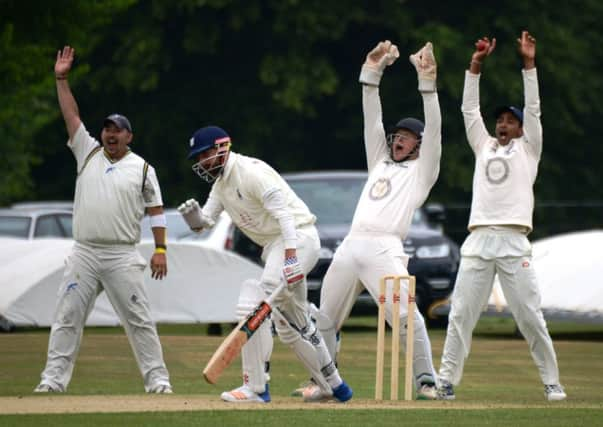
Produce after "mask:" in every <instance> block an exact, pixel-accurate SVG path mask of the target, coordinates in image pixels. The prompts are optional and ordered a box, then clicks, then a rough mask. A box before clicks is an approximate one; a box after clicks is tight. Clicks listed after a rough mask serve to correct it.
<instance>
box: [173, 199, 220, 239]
mask: <svg viewBox="0 0 603 427" xmlns="http://www.w3.org/2000/svg"><path fill="white" fill-rule="evenodd" d="M178 212H180V215H182V218H184V221H186V223H187V224H188V226H189V227H190V228H191V230H193V231H196V232H200V231H201V230H203V229H204V228H210V227H212V226H213V225H214V222H213V221H211V220H209V219H208V218H206V217H204V216H203V214H202V213H201V207H200V206H199V202H197V201H196V200H195V199H188V200H187V201H186V202H184V203H182V204H181V205H180V206H178Z"/></svg>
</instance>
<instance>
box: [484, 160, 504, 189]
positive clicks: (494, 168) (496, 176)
mask: <svg viewBox="0 0 603 427" xmlns="http://www.w3.org/2000/svg"><path fill="white" fill-rule="evenodd" d="M508 176H509V165H508V164H507V161H506V160H505V159H503V158H500V157H495V158H492V159H490V160H488V163H487V164H486V178H487V179H488V182H489V183H490V184H495V185H496V184H502V183H503V182H504V181H506V179H507V177H508Z"/></svg>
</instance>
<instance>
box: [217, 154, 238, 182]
mask: <svg viewBox="0 0 603 427" xmlns="http://www.w3.org/2000/svg"><path fill="white" fill-rule="evenodd" d="M237 157H238V154H237V153H235V152H233V151H231V152H229V153H228V159H227V160H226V164H225V165H224V171H223V172H222V175H221V176H220V177H219V178H218V179H220V180H227V179H228V177H229V176H230V173H231V172H232V170H233V168H234V164H235V163H236V162H237Z"/></svg>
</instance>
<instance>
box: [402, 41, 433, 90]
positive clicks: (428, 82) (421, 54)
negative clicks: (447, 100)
mask: <svg viewBox="0 0 603 427" xmlns="http://www.w3.org/2000/svg"><path fill="white" fill-rule="evenodd" d="M409 59H410V62H411V63H412V65H414V67H415V69H416V70H417V75H418V77H419V90H420V91H424V92H433V91H435V90H436V85H435V80H436V77H437V64H436V60H435V56H434V54H433V45H432V44H431V42H427V43H425V46H423V47H422V48H421V49H420V50H419V51H418V52H417V53H415V54H413V55H410V56H409Z"/></svg>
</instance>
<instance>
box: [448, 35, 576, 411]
mask: <svg viewBox="0 0 603 427" xmlns="http://www.w3.org/2000/svg"><path fill="white" fill-rule="evenodd" d="M517 44H518V50H519V54H520V56H521V58H522V60H523V66H524V68H523V70H522V71H521V74H522V76H523V86H524V98H525V99H524V102H525V106H524V109H523V112H522V111H521V110H520V109H519V108H516V107H513V106H503V107H499V108H497V110H496V111H495V116H496V128H495V136H494V137H493V136H490V134H489V133H488V130H487V129H486V126H485V125H484V121H483V119H482V115H481V112H480V104H479V80H480V72H481V64H482V62H483V61H484V60H485V59H486V58H487V57H488V55H490V54H491V53H492V51H493V50H494V48H495V46H496V39H492V41H490V39H488V38H487V37H484V38H482V39H480V40H478V41H477V42H476V43H475V51H474V52H473V54H472V56H471V62H470V64H469V70H467V71H466V72H465V89H464V91H463V105H462V107H461V109H462V111H463V117H464V119H465V130H466V133H467V140H468V142H469V145H470V146H471V149H472V150H473V152H474V154H475V173H474V175H473V201H472V204H471V215H470V218H469V231H470V234H469V236H468V237H467V239H466V240H465V242H464V243H463V246H462V247H461V264H460V266H459V272H458V276H457V278H456V285H455V287H454V292H453V294H452V298H451V300H452V306H451V311H450V314H449V316H448V330H447V332H446V342H445V343H444V352H443V354H442V364H441V366H440V387H439V389H438V395H439V397H440V399H445V400H452V399H454V398H455V394H454V389H453V385H457V384H459V383H460V381H461V377H462V374H463V366H464V364H465V359H466V358H467V356H468V355H469V349H470V347H471V335H472V332H473V328H474V327H475V325H476V323H477V321H478V320H479V317H480V314H481V310H482V307H484V305H485V304H486V303H487V301H488V297H489V295H490V293H491V291H492V285H493V282H494V276H495V274H498V278H499V279H500V284H501V287H502V290H503V292H504V294H505V298H506V300H507V302H508V304H509V308H510V309H511V312H512V313H513V317H514V318H515V321H516V322H517V326H518V327H519V330H520V331H521V333H522V334H523V336H524V337H525V338H526V340H527V341H528V344H529V347H530V352H531V353H532V358H533V359H534V362H535V363H536V366H537V367H538V371H539V373H540V378H541V379H542V382H543V383H544V394H545V398H546V399H547V400H563V399H565V398H566V394H565V392H564V390H563V387H561V385H560V384H559V369H558V367H557V357H556V355H555V350H554V348H553V342H552V340H551V337H550V336H549V333H548V330H547V327H546V322H545V320H544V317H543V315H542V311H541V309H540V292H539V290H538V284H537V283H536V275H535V272H534V265H533V263H532V246H531V245H530V242H529V241H528V238H527V234H528V233H529V232H530V231H532V212H533V210H534V192H533V188H532V187H533V186H534V181H535V180H536V175H537V172H538V162H539V161H540V156H541V153H542V125H541V123H540V97H539V94H538V77H537V74H536V65H535V57H536V40H535V39H534V37H532V36H531V35H530V34H529V33H528V32H527V31H523V32H522V33H521V38H519V39H517Z"/></svg>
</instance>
